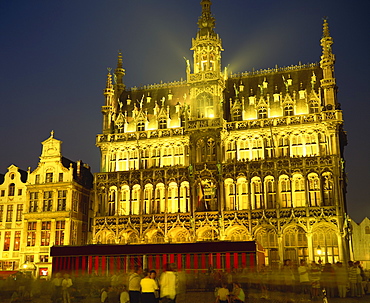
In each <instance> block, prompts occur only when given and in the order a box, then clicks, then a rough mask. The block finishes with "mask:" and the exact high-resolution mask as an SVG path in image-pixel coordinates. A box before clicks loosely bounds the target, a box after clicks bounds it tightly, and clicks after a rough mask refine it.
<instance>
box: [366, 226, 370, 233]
mask: <svg viewBox="0 0 370 303" xmlns="http://www.w3.org/2000/svg"><path fill="white" fill-rule="evenodd" d="M365 234H367V235H368V234H370V226H365Z"/></svg>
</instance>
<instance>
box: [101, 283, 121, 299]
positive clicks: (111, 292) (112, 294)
mask: <svg viewBox="0 0 370 303" xmlns="http://www.w3.org/2000/svg"><path fill="white" fill-rule="evenodd" d="M119 299H120V298H119V294H118V292H117V290H116V288H115V287H112V286H109V287H108V291H107V298H106V299H105V301H104V303H119Z"/></svg>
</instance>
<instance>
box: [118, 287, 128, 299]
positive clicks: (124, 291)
mask: <svg viewBox="0 0 370 303" xmlns="http://www.w3.org/2000/svg"><path fill="white" fill-rule="evenodd" d="M129 302H130V296H129V295H128V292H127V289H126V286H125V285H123V286H122V287H121V293H120V296H119V303H129Z"/></svg>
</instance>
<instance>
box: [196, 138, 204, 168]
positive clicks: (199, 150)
mask: <svg viewBox="0 0 370 303" xmlns="http://www.w3.org/2000/svg"><path fill="white" fill-rule="evenodd" d="M196 155H197V162H205V155H206V147H205V144H204V141H203V139H199V140H198V142H197V152H196Z"/></svg>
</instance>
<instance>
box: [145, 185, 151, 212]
mask: <svg viewBox="0 0 370 303" xmlns="http://www.w3.org/2000/svg"><path fill="white" fill-rule="evenodd" d="M152 195H153V185H152V184H146V185H145V187H144V201H143V202H144V205H143V213H144V214H151V213H152V209H151V208H152Z"/></svg>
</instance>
